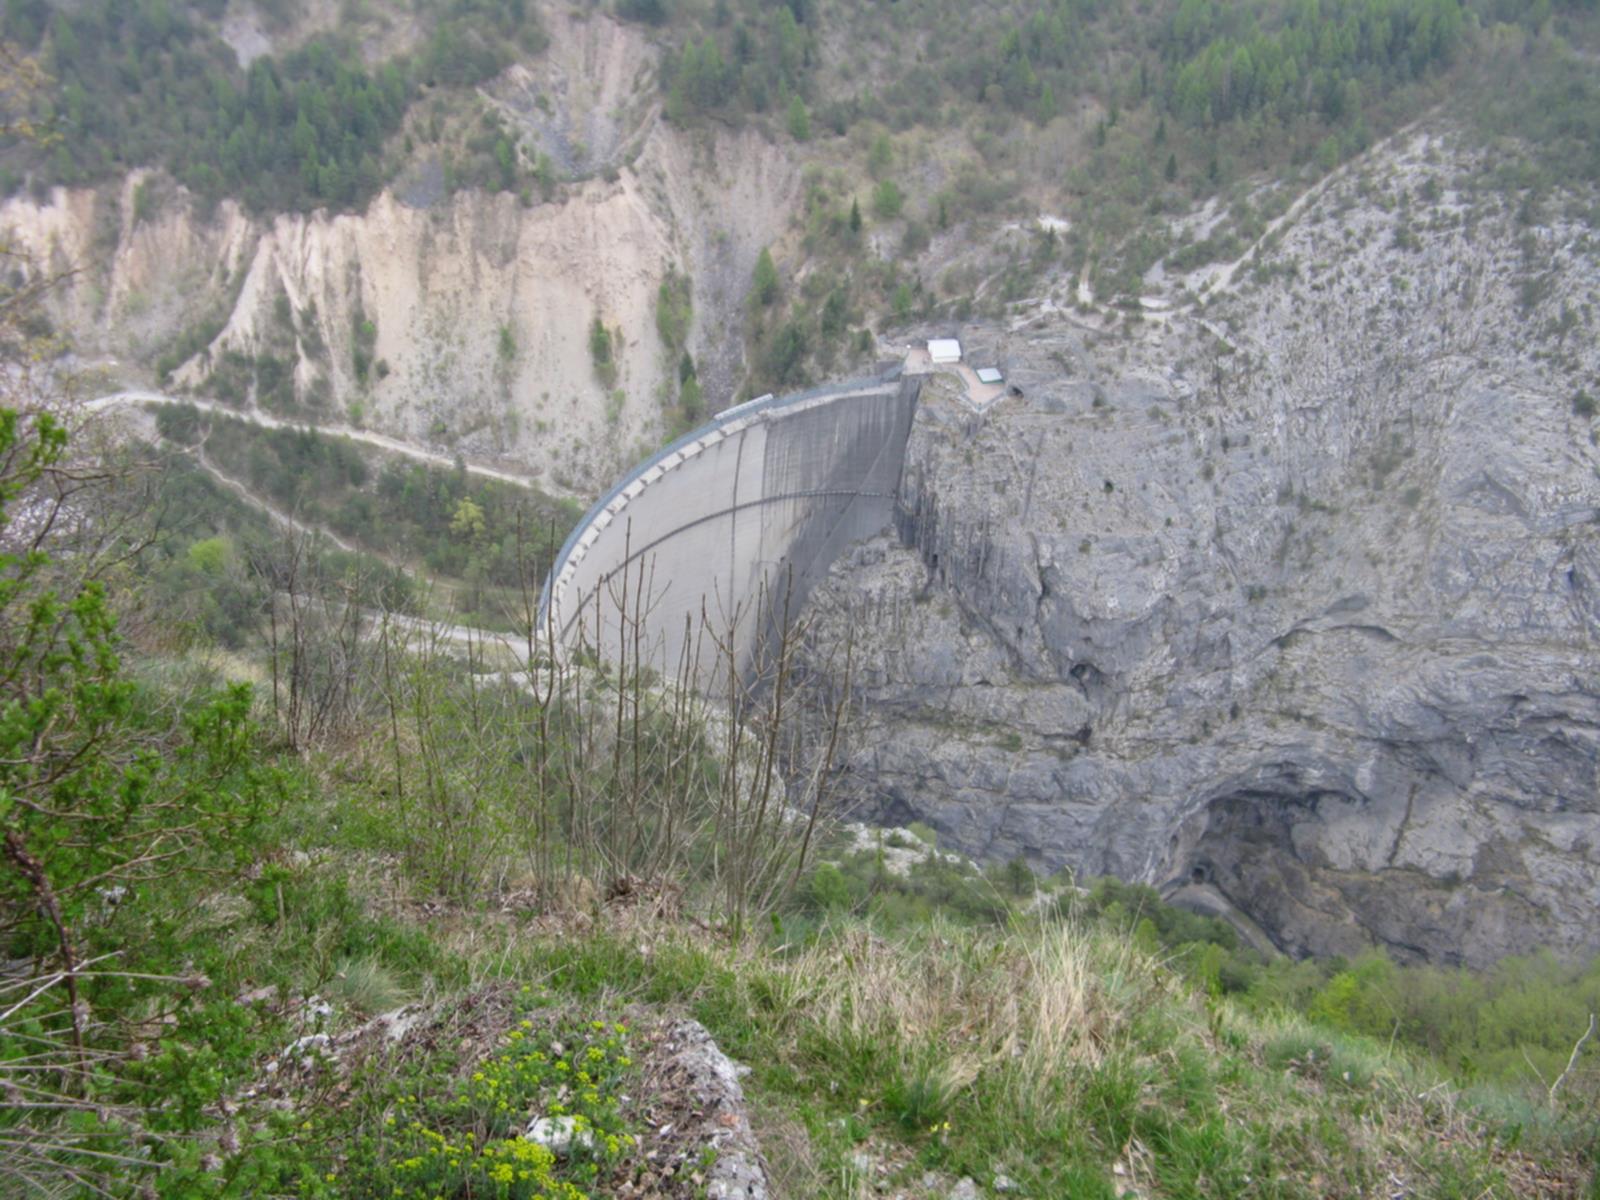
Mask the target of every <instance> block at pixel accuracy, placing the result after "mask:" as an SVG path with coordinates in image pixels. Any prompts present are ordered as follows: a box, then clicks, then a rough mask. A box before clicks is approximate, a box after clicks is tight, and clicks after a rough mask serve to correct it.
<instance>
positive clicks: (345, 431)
mask: <svg viewBox="0 0 1600 1200" xmlns="http://www.w3.org/2000/svg"><path fill="white" fill-rule="evenodd" d="M129 404H164V405H170V406H174V407H178V406H182V405H187V406H188V407H190V408H194V409H198V410H199V411H200V412H203V413H212V414H215V415H216V416H219V417H231V418H232V419H233V420H235V421H243V422H245V423H246V424H247V425H255V426H257V427H258V428H261V429H295V430H301V429H310V430H313V431H315V432H317V433H320V434H323V435H325V436H327V437H337V438H345V439H347V440H349V441H352V442H361V443H362V444H364V445H368V446H374V447H376V448H377V449H379V450H387V451H389V453H391V454H399V455H402V456H404V457H406V458H409V459H412V460H414V461H416V462H421V463H427V464H428V465H429V466H435V467H445V468H447V469H453V468H454V467H455V466H456V465H457V460H456V459H454V458H452V457H450V456H449V455H447V454H440V453H438V452H437V451H434V450H424V449H423V448H422V447H421V446H414V445H412V444H411V443H410V442H402V441H401V440H400V439H399V438H392V437H389V436H387V435H386V434H382V433H373V432H372V431H371V430H367V429H357V428H355V427H354V426H353V425H338V424H323V423H319V424H312V423H310V422H308V421H286V420H284V419H282V418H281V417H275V416H273V415H272V414H271V413H264V412H262V411H261V410H260V409H257V408H249V409H242V408H234V407H233V406H231V405H228V404H219V403H218V402H217V401H215V400H201V399H197V398H195V397H192V396H169V395H167V394H166V393H164V392H148V391H139V390H135V391H125V392H112V393H111V394H110V395H106V396H101V397H99V398H98V399H95V400H91V401H89V403H88V404H86V405H85V406H84V407H85V408H86V409H87V410H88V411H89V412H104V411H105V410H107V409H112V408H120V407H123V406H125V405H129ZM461 466H463V467H464V468H465V470H466V472H467V474H469V475H476V476H478V477H479V478H481V479H494V480H497V481H499V482H500V483H509V484H511V485H512V486H514V487H521V488H528V489H529V490H531V491H537V492H543V493H544V494H545V495H547V496H557V497H559V498H561V499H564V500H580V501H581V500H583V499H584V497H582V496H580V495H579V494H578V493H576V492H573V491H571V490H570V489H564V488H557V487H554V486H552V485H551V484H549V483H547V482H545V481H543V480H538V479H534V478H532V477H531V476H528V475H518V474H516V473H515V472H513V471H503V470H501V469H500V468H498V467H486V466H484V465H483V464H481V463H474V462H467V461H465V460H461Z"/></svg>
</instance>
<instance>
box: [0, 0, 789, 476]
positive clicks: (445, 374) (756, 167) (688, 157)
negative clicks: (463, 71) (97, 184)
mask: <svg viewBox="0 0 1600 1200" xmlns="http://www.w3.org/2000/svg"><path fill="white" fill-rule="evenodd" d="M549 32H550V36H551V46H550V48H549V50H548V51H547V52H546V53H545V54H543V55H541V56H540V57H539V58H538V60H537V61H536V62H534V63H533V64H531V65H526V64H525V65H518V66H514V67H511V68H509V69H508V70H507V71H506V72H505V73H504V74H503V75H502V76H501V77H499V78H497V79H496V80H494V81H492V83H491V84H488V85H486V86H485V88H484V89H483V90H482V95H481V96H480V98H479V99H480V102H481V104H482V105H483V106H484V107H485V108H490V109H493V110H494V112H496V113H497V114H498V115H499V116H500V117H501V118H502V119H504V120H505V121H506V122H508V123H509V124H510V126H511V127H513V128H516V129H517V130H518V132H519V135H520V138H521V142H520V143H519V144H523V145H525V146H526V147H527V152H528V153H529V154H544V155H545V156H546V157H548V158H549V159H550V160H551V162H553V163H554V164H555V170H556V173H557V175H558V176H559V177H560V178H562V179H564V180H566V181H567V182H564V183H562V184H561V185H560V186H559V187H558V188H557V189H556V190H555V191H554V192H553V194H552V195H551V197H550V198H549V199H548V200H545V199H541V198H540V196H539V195H538V194H537V193H530V194H529V195H528V196H527V197H519V196H517V195H513V194H511V193H509V192H499V193H493V194H490V193H486V192H482V191H472V190H459V191H451V190H450V189H449V188H448V187H447V186H446V172H445V170H444V167H443V165H442V163H441V162H440V160H439V159H438V158H437V157H436V156H434V155H432V154H431V152H426V151H419V157H418V158H417V160H416V161H414V162H410V163H408V164H407V165H406V167H405V169H404V170H403V171H401V173H400V175H399V177H398V178H397V179H396V180H395V181H394V183H393V184H392V185H391V186H390V187H389V188H388V189H386V190H385V191H383V192H381V193H379V194H378V195H377V196H375V197H374V198H373V200H372V201H371V203H370V204H369V205H368V206H367V207H366V209H365V210H364V211H361V212H350V213H329V212H326V211H322V210H318V211H316V212H312V213H290V214H281V215H278V216H276V217H273V218H270V219H268V218H265V217H260V216H256V215H252V214H251V213H248V212H246V211H244V210H243V209H242V208H241V207H240V206H239V205H238V204H236V203H234V202H232V201H224V202H223V203H221V204H219V205H217V206H216V208H215V209H214V210H211V211H206V210H205V209H204V208H203V206H201V205H200V204H198V203H197V202H196V201H195V200H194V199H193V198H192V197H191V196H190V195H189V194H188V193H187V192H186V191H185V190H184V189H182V188H181V187H178V186H177V185H176V184H174V183H173V182H172V181H170V180H167V179H165V178H164V177H161V176H158V175H155V174H152V173H151V172H148V171H144V170H139V171H135V172H132V173H130V174H129V175H128V176H127V178H126V179H124V180H122V181H121V182H120V184H113V185H107V186H106V187H103V188H101V189H98V190H88V189H77V190H66V189H60V188H58V189H55V191H54V192H52V193H51V194H49V195H48V196H46V197H44V198H34V197H31V196H28V195H19V196H16V197H13V198H11V199H9V200H6V201H4V203H0V235H3V236H4V237H5V239H6V244H7V245H9V246H12V247H13V248H15V249H17V250H20V251H23V252H25V253H26V254H27V255H28V257H29V258H30V259H31V261H33V262H34V263H36V264H37V265H38V267H39V268H40V269H41V270H48V271H50V272H51V273H54V274H60V275H62V276H64V278H63V280H62V282H61V284H60V285H59V286H58V287H57V288H55V289H53V291H52V292H51V294H50V297H49V299H48V305H49V309H50V314H51V317H52V319H53V321H54V322H55V324H56V326H57V328H58V329H59V330H60V331H61V332H62V333H63V334H64V335H65V336H66V337H67V338H68V340H69V341H70V344H71V345H72V347H73V349H74V350H75V351H76V353H77V355H78V359H79V364H80V365H81V366H83V367H86V368H91V369H94V368H99V369H102V370H103V373H104V375H105V377H106V378H105V382H104V384H103V385H101V384H96V385H95V386H96V387H97V388H98V389H99V390H100V391H102V392H111V391H117V390H120V389H121V387H126V386H150V385H152V384H154V383H155V380H154V379H153V378H151V377H150V374H149V371H148V368H149V367H151V366H152V365H154V364H156V363H157V362H158V361H160V360H162V359H163V358H169V357H170V356H172V355H178V356H179V357H180V358H181V361H180V362H177V363H173V362H171V361H168V362H166V363H165V364H164V365H165V366H168V367H172V366H175V367H176V369H174V370H173V371H172V384H171V387H172V389H173V390H177V391H185V390H187V391H190V392H192V393H193V394H195V395H196V396H199V397H203V398H208V399H212V400H220V401H223V402H226V403H230V404H236V405H239V406H241V407H249V406H252V405H259V406H260V407H262V408H266V409H270V410H273V411H275V412H276V413H277V414H278V415H280V416H293V417H295V418H297V419H300V418H303V419H306V420H309V421H313V422H318V423H330V422H331V423H345V422H348V423H351V424H357V425H362V426H365V427H366V428H369V429H371V430H374V431H376V432H379V433H382V434H386V435H389V436H393V437H397V438H400V439H402V440H405V441H409V442H413V443H417V444H422V445H426V446H429V447H431V448H433V449H435V450H437V451H440V452H444V453H450V454H457V453H458V454H461V455H462V456H464V457H466V458H468V459H470V460H473V461H477V462H482V463H496V464H500V465H503V466H506V467H508V468H511V469H514V470H515V471H516V472H517V473H518V474H521V475H528V476H532V477H534V478H537V479H538V480H539V481H540V482H541V483H543V484H546V485H547V486H548V488H549V490H551V491H553V492H557V493H565V494H570V495H573V496H575V497H587V496H593V495H595V494H597V493H598V492H600V491H601V490H603V489H604V487H605V486H606V485H607V484H609V483H610V482H611V481H612V480H613V479H614V478H615V477H616V475H617V474H619V473H620V472H621V471H622V470H624V469H625V468H626V467H627V466H628V465H629V464H630V463H632V462H634V461H637V459H639V458H640V457H642V456H643V455H644V454H646V453H648V452H649V451H650V450H651V449H653V448H654V447H655V446H657V445H659V444H660V442H661V440H662V437H663V434H664V433H665V431H666V428H667V422H668V413H667V408H668V405H669V403H670V401H672V400H673V399H675V397H676V385H677V369H678V353H677V352H675V351H674V352H669V349H668V347H666V346H665V345H664V343H663V341H662V339H661V337H660V336H659V334H658V331H657V325H656V305H657V299H658V296H659V292H660V287H661V284H662V282H663V280H665V279H666V278H667V277H668V276H669V274H671V273H672V272H674V271H675V272H677V273H678V274H679V275H680V276H683V277H686V278H687V279H688V281H689V287H690V291H691V293H692V299H693V321H692V324H691V326H690V331H689V334H688V345H687V349H688V350H689V351H690V352H691V353H692V354H693V356H694V361H695V364H696V366H697V370H698V377H699V379H700V382H701V385H702V387H703V388H704V392H705V395H706V398H707V400H708V402H710V403H712V404H714V405H716V406H718V407H720V406H722V405H725V404H726V403H728V402H729V401H730V400H731V399H732V397H733V395H734V393H735V391H736V389H737V387H738V386H739V384H740V383H741V382H742V380H743V375H744V345H743V332H742V328H743V327H742V323H741V318H742V314H743V312H744V307H743V306H744V301H745V296H746V292H747V291H748V288H749V281H750V276H751V271H752V269H753V268H754V266H755V262H756V258H757V256H758V255H759V253H760V251H761V249H762V248H763V247H764V246H766V245H768V244H769V243H772V242H775V241H776V240H777V239H778V238H779V237H780V236H781V234H782V233H783V231H784V229H785V227H786V226H787V224H788V221H789V216H790V213H791V212H792V210H793V209H794V207H795V206H796V204H797V203H798V201H799V198H800V195H801V180H800V168H799V164H798V163H797V162H795V161H794V160H793V158H792V156H791V155H790V154H789V152H787V151H786V150H784V149H783V148H781V147H779V146H777V145H775V144H773V143H771V142H769V141H767V140H765V139H763V138H762V137H760V136H759V135H758V134H756V133H754V132H750V131H743V132H739V131H732V130H717V131H714V132H711V133H707V134H705V135H704V136H697V137H689V136H687V135H685V134H683V133H682V132H681V131H679V130H676V129H674V128H673V127H671V126H669V125H667V124H666V123H664V122H662V121H661V120H660V103H659V90H660V89H659V87H658V84H657V80H656V75H655V70H656V59H657V51H656V49H655V48H654V47H653V46H652V45H651V43H650V42H649V41H648V40H647V39H646V38H645V37H644V36H643V35H642V34H641V33H640V32H639V30H638V29H637V27H630V26H627V25H624V24H621V23H619V22H616V21H613V20H611V19H609V18H606V17H595V18H593V19H583V20H579V19H576V18H574V17H572V16H569V15H561V14H552V16H551V21H550V25H549ZM141 196H144V197H145V199H144V201H143V202H142V203H141V201H140V197H141ZM596 320H598V321H600V322H601V324H603V325H604V326H605V327H606V329H607V330H609V331H611V333H612V336H613V340H614V346H613V354H614V357H615V372H614V378H610V379H602V378H601V377H600V374H599V373H598V372H597V371H596V370H595V366H594V363H593V361H592V358H591V352H590V349H589V332H590V328H591V325H592V323H593V322H594V321H596ZM363 339H365V341H363ZM183 356H187V357H183ZM261 360H269V366H270V368H271V369H270V371H269V372H268V373H267V376H266V377H270V378H272V379H274V380H279V379H282V380H285V381H286V383H283V384H281V385H280V386H276V387H273V388H271V389H266V388H263V386H262V382H261V381H262V379H263V377H264V376H263V375H262V374H261V373H260V372H259V370H256V371H253V370H252V364H255V363H258V362H260V361H261Z"/></svg>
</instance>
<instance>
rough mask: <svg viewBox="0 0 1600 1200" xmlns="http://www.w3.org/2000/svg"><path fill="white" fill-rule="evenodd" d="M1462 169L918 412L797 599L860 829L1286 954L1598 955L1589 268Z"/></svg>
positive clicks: (1432, 176) (1424, 174)
mask: <svg viewBox="0 0 1600 1200" xmlns="http://www.w3.org/2000/svg"><path fill="white" fill-rule="evenodd" d="M1476 166H1477V164H1476V163H1474V162H1473V161H1472V160H1471V159H1469V158H1465V157H1460V156H1455V157H1453V156H1451V155H1449V154H1448V153H1445V154H1442V155H1441V148H1440V146H1439V145H1438V143H1436V142H1435V143H1430V142H1429V141H1427V140H1426V139H1424V140H1421V141H1419V142H1417V143H1415V144H1413V145H1412V146H1410V147H1409V148H1407V149H1406V150H1405V151H1404V152H1402V153H1399V154H1396V155H1391V156H1389V157H1387V158H1385V159H1383V160H1381V161H1379V162H1377V163H1374V164H1370V165H1369V166H1368V168H1367V169H1366V171H1364V172H1361V173H1355V172H1352V173H1351V176H1350V177H1349V178H1347V179H1345V180H1344V181H1342V182H1341V183H1340V184H1339V185H1337V186H1335V187H1332V188H1329V189H1328V190H1327V191H1326V193H1325V194H1324V195H1322V196H1321V197H1320V199H1319V200H1318V201H1317V202H1316V203H1315V204H1313V205H1310V206H1309V207H1308V208H1307V209H1306V211H1305V212H1304V214H1303V215H1300V217H1299V219H1298V220H1297V221H1295V222H1294V223H1293V224H1292V225H1290V226H1288V227H1286V228H1285V229H1284V230H1283V231H1282V232H1281V233H1280V235H1279V236H1278V238H1277V239H1275V243H1276V244H1275V245H1272V246H1268V247H1263V248H1262V253H1261V254H1259V255H1258V257H1257V259H1256V261H1254V262H1253V263H1251V264H1249V265H1248V268H1247V269H1246V270H1245V271H1243V272H1241V273H1240V277H1241V280H1243V279H1249V280H1250V282H1248V283H1244V284H1243V285H1242V286H1241V288H1240V289H1239V294H1236V295H1230V296H1227V297H1220V298H1214V299H1213V300H1212V301H1211V302H1210V303H1209V304H1207V305H1206V306H1205V307H1204V309H1203V310H1200V311H1192V312H1190V313H1189V314H1188V315H1175V316H1173V317H1172V318H1170V319H1166V320H1161V321H1146V322H1140V323H1138V324H1137V325H1135V326H1133V327H1132V328H1129V327H1128V325H1127V323H1126V322H1124V323H1123V325H1122V328H1121V329H1119V330H1117V331H1116V332H1112V331H1111V328H1110V326H1109V325H1107V324H1106V323H1105V322H1104V321H1103V320H1101V319H1099V318H1094V317H1083V318H1068V317H1065V316H1062V315H1060V314H1055V315H1046V316H1044V317H1042V318H1041V319H1040V320H1039V321H1036V322H1033V323H1031V324H1030V323H1028V322H1026V321H1024V322H1019V323H1018V325H1017V326H1016V327H1013V328H1012V329H1010V330H996V329H981V328H980V329H975V330H968V331H967V336H968V340H969V344H970V345H971V346H974V347H975V348H976V351H977V355H978V356H979V357H992V358H995V359H997V360H998V361H1000V362H1001V363H1002V364H1003V365H1005V366H1006V367H1007V368H1008V373H1009V377H1010V380H1011V382H1012V383H1013V384H1015V385H1017V387H1018V389H1019V390H1020V392H1021V394H1020V395H1015V394H1014V395H1012V396H1011V397H1009V398H1008V399H1006V400H1003V401H1001V402H1000V403H999V404H997V405H995V406H993V407H992V408H991V409H989V410H988V411H987V412H985V413H984V414H982V415H978V414H976V413H974V412H973V411H972V410H971V409H970V408H969V407H968V406H967V405H966V404H965V403H964V402H963V400H962V398H961V397H960V396H959V395H958V394H957V389H955V388H954V387H952V386H949V385H946V386H944V387H940V386H939V385H938V384H937V383H935V384H933V385H930V386H929V387H927V388H925V390H924V393H923V403H922V407H921V410H920V411H919V414H918V417H917V421H916V424H915V426H914V428H913V432H912V435H911V441H910V445H909V447H908V450H907V459H906V462H907V465H906V470H905V476H904V479H903V482H902V488H901V496H900V502H899V509H898V516H897V522H898V525H897V528H896V530H894V531H893V532H892V533H886V534H884V535H882V536H880V537H878V538H877V539H875V540H874V541H871V542H869V543H866V544H864V545H860V546H858V547H856V548H855V550H854V551H852V552H851V554H850V555H848V556H847V557H846V558H845V559H844V560H842V561H841V562H840V563H839V564H838V565H837V566H836V568H835V570H834V572H833V575H832V577H831V578H830V580H829V582H828V584H827V585H826V586H825V587H823V588H821V589H819V590H818V591H817V592H816V593H814V595H813V598H812V602H811V615H812V619H813V626H812V630H811V636H812V637H813V638H817V639H821V640H823V641H826V642H835V641H837V640H839V639H842V638H844V637H845V636H847V634H848V635H851V636H853V637H854V638H855V647H856V653H855V673H854V678H853V681H852V682H853V686H854V688H855V691H856V694H857V696H858V703H857V705H856V710H855V713H856V715H855V719H854V726H855V727H854V730H853V736H852V743H851V746H850V748H849V758H848V766H847V769H846V772H845V774H846V781H847V784H848V787H849V788H850V789H851V790H852V791H853V793H854V794H855V795H856V797H857V798H858V800H859V801H860V803H861V804H862V805H863V807H864V810H865V811H866V812H868V813H870V814H872V815H874V816H875V817H876V818H877V819H879V820H882V821H886V822H889V823H904V822H908V821H910V820H913V819H916V820H921V821H924V822H926V823H927V824H929V825H931V826H933V827H934V828H935V829H937V830H938V831H939V832H940V833H941V834H942V835H943V836H944V837H945V839H946V840H947V842H948V844H950V845H952V846H953V847H955V848H957V849H960V850H962V851H964V852H967V853H970V854H973V855H975V856H980V857H984V858H988V859H991V860H993V859H1010V858H1013V857H1022V858H1025V859H1027V860H1028V861H1029V862H1030V863H1032V864H1033V865H1034V866H1036V867H1039V868H1046V869H1054V868H1060V867H1069V868H1071V869H1073V870H1074V871H1077V872H1079V873H1081V874H1085V875H1093V874H1099V873H1114V874H1117V875H1120V876H1123V877H1127V878H1133V879H1140V880H1145V881H1148V882H1152V883H1156V884H1160V885H1163V886H1167V887H1168V888H1169V889H1173V890H1176V889H1178V888H1180V887H1181V888H1183V889H1184V893H1185V898H1186V899H1188V900H1190V901H1193V900H1194V898H1195V897H1197V896H1198V897H1201V898H1207V897H1209V901H1208V902H1209V904H1210V906H1211V907H1213V908H1219V909H1222V910H1227V909H1228V908H1229V906H1232V907H1233V908H1235V909H1237V910H1238V911H1240V912H1241V913H1242V914H1243V915H1244V917H1246V918H1248V919H1250V920H1253V921H1254V922H1257V923H1259V924H1260V926H1261V927H1263V928H1265V929H1266V930H1267V931H1268V932H1269V933H1270V935H1271V937H1272V938H1273V940H1274V941H1275V942H1276V943H1277V945H1278V946H1279V947H1281V948H1282V949H1284V950H1287V951H1290V952H1293V953H1307V952H1315V953H1351V952H1354V951H1357V950H1359V949H1361V948H1362V947H1364V946H1367V945H1370V944H1372V943H1379V944H1382V945H1385V946H1387V947H1390V948H1391V949H1392V950H1393V951H1395V952H1396V953H1397V954H1399V955H1401V956H1402V957H1407V958H1427V959H1433V960H1438V961H1443V962H1465V963H1470V964H1478V965H1481V964H1485V963H1488V962H1491V961H1493V960H1494V959H1496V958H1498V957H1501V956H1503V955H1506V954H1511V953H1518V952H1526V951H1528V950H1530V949H1532V948H1533V947H1535V946H1549V947H1552V948H1553V949H1555V950H1556V951H1558V952H1560V953H1563V954H1569V955H1577V954H1590V953H1594V952H1596V951H1600V786H1597V768H1596V763H1597V751H1600V658H1597V656H1596V654H1595V650H1594V646H1595V638H1596V635H1597V634H1600V454H1597V451H1596V448H1595V443H1596V435H1595V433H1594V432H1593V430H1592V428H1591V420H1590V415H1591V413H1592V411H1593V409H1592V407H1591V406H1590V405H1588V404H1586V403H1585V402H1584V399H1583V393H1582V390H1581V389H1582V387H1583V386H1584V385H1586V384H1587V385H1588V386H1589V387H1591V388H1592V387H1593V386H1594V384H1593V381H1594V380H1595V379H1596V378H1597V368H1600V354H1597V349H1596V339H1595V336H1594V321H1595V313H1594V307H1593V305H1594V300H1595V297H1596V294H1597V287H1600V263H1597V257H1596V243H1595V241H1594V238H1593V236H1592V235H1591V234H1590V233H1588V231H1587V229H1586V227H1585V226H1584V225H1583V224H1582V223H1581V222H1579V221H1576V220H1572V221H1569V220H1566V219H1563V218H1552V219H1548V220H1545V221H1544V222H1542V223H1540V222H1539V221H1538V220H1535V221H1534V222H1533V223H1531V224H1530V223H1528V214H1527V212H1526V209H1525V208H1523V209H1519V198H1517V197H1515V196H1513V197H1508V198H1506V197H1501V196H1499V195H1498V194H1495V195H1491V194H1490V193H1488V192H1486V191H1483V190H1477V189H1476V188H1475V187H1474V172H1475V170H1476ZM1358 189H1362V190H1363V196H1364V202H1363V203H1361V204H1359V205H1357V204H1356V203H1355V202H1354V200H1355V195H1356V193H1357V190H1358ZM1424 197H1427V199H1424ZM818 669H819V670H820V669H821V668H820V667H819V668H818Z"/></svg>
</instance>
